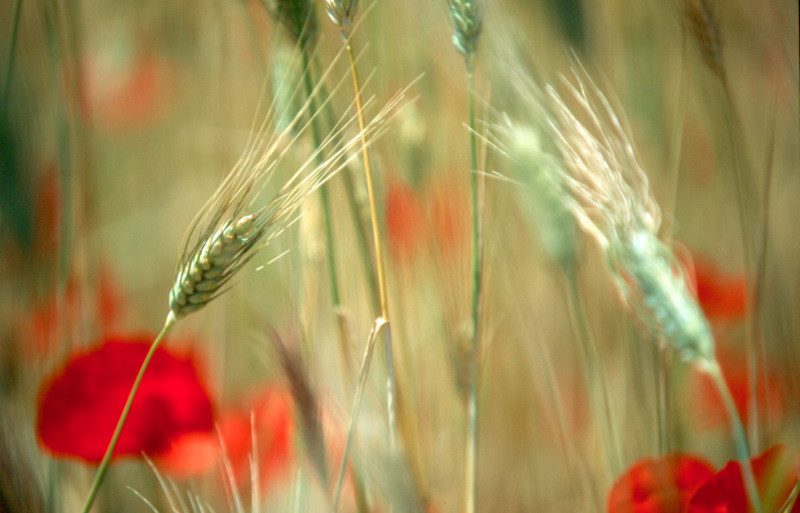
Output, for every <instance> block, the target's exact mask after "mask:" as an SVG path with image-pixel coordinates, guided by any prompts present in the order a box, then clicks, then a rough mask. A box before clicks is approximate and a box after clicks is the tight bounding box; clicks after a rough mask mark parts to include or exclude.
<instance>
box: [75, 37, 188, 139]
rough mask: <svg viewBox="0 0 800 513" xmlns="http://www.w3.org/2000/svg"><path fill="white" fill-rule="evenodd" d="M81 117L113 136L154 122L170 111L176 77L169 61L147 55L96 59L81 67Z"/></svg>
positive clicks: (101, 56) (105, 56)
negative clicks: (82, 88)
mask: <svg viewBox="0 0 800 513" xmlns="http://www.w3.org/2000/svg"><path fill="white" fill-rule="evenodd" d="M81 71H82V74H83V76H82V78H83V84H84V90H83V97H82V105H81V113H82V114H83V115H84V117H85V118H86V119H87V120H88V121H89V122H92V123H94V124H96V125H97V126H99V127H100V128H103V129H105V130H108V131H111V132H119V131H122V130H124V129H128V128H134V127H138V126H146V125H147V124H149V123H152V122H153V121H155V120H156V119H157V118H158V117H159V116H160V115H161V114H163V113H164V111H165V110H166V109H167V107H169V104H170V101H171V100H172V98H171V96H173V94H172V89H173V87H174V83H175V77H176V75H177V72H176V69H175V64H174V63H173V62H171V61H169V60H168V59H165V58H163V57H160V56H158V55H155V54H153V53H152V52H144V53H142V54H139V55H134V56H133V57H132V58H129V59H127V60H120V59H118V58H117V56H116V55H111V54H108V55H102V54H98V55H94V56H92V57H91V58H89V59H87V61H86V62H84V63H83V65H82V69H81Z"/></svg>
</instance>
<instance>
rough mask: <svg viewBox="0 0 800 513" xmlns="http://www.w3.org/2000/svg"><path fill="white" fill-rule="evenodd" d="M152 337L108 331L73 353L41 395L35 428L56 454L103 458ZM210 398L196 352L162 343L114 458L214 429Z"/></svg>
mask: <svg viewBox="0 0 800 513" xmlns="http://www.w3.org/2000/svg"><path fill="white" fill-rule="evenodd" d="M152 339H153V338H152V337H149V336H143V337H109V338H107V339H106V340H105V341H104V342H103V344H102V345H100V346H99V347H96V348H92V349H89V350H88V351H82V352H79V353H77V354H75V355H73V356H72V357H71V358H70V359H69V360H68V361H67V363H66V365H65V366H64V368H62V369H60V370H58V371H57V372H56V373H55V374H53V375H51V376H50V377H49V378H48V379H47V380H46V382H45V384H44V386H43V387H42V389H41V391H40V395H39V410H38V419H37V423H36V430H37V435H38V438H39V441H40V443H41V445H42V446H43V447H44V448H45V449H46V450H47V451H49V452H50V453H52V454H53V455H55V456H65V457H73V458H77V459H80V460H84V461H86V462H89V463H97V462H99V461H100V460H101V459H102V457H103V454H104V453H105V450H106V446H107V444H108V442H109V440H110V439H111V434H112V433H113V431H114V428H115V426H116V424H117V420H118V419H119V415H120V413H121V411H122V407H123V405H124V404H125V401H126V399H127V397H128V393H129V392H130V388H131V385H132V384H133V381H134V379H135V377H136V374H137V373H138V371H139V367H140V366H141V364H142V361H143V360H144V357H145V354H146V353H147V351H148V348H149V345H150V343H151V341H152ZM213 425H214V419H213V411H212V406H211V400H210V399H209V396H208V393H207V391H206V389H205V386H204V385H203V384H202V383H201V382H200V380H199V378H198V375H197V371H196V369H195V364H194V362H193V359H192V357H191V356H180V355H177V354H175V353H173V352H171V351H169V350H167V349H164V348H163V347H162V348H159V349H157V350H156V352H155V355H154V356H153V359H152V361H151V364H150V367H149V368H148V370H147V373H146V374H145V376H144V379H143V380H142V383H141V387H140V389H139V393H138V395H137V396H136V399H135V400H134V402H133V406H132V408H131V412H130V416H129V417H128V421H127V423H126V425H125V427H124V428H123V430H122V434H121V436H120V438H119V442H118V444H117V447H116V451H115V453H114V457H115V458H119V457H122V456H138V455H140V454H141V453H143V452H144V453H147V454H152V455H158V454H161V453H163V452H165V451H166V450H168V449H169V448H170V444H171V443H172V441H174V440H176V439H177V438H178V437H180V436H181V435H184V434H186V433H191V432H198V431H210V430H211V429H212V428H213Z"/></svg>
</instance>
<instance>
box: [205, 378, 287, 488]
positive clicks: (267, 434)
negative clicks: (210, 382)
mask: <svg viewBox="0 0 800 513" xmlns="http://www.w3.org/2000/svg"><path fill="white" fill-rule="evenodd" d="M251 414H252V416H253V417H252V423H251ZM219 431H220V436H221V438H222V441H223V443H224V444H225V451H226V453H227V456H228V460H229V462H230V465H231V468H232V469H233V472H234V477H235V478H236V481H237V482H238V483H239V484H240V485H241V484H245V483H249V482H250V479H249V478H248V479H244V476H249V471H250V455H251V453H252V452H253V444H252V439H253V437H252V434H253V431H255V436H256V446H257V450H256V452H257V455H256V461H257V462H258V472H259V486H260V487H261V490H262V491H265V490H267V489H269V487H270V486H271V485H272V484H273V483H275V482H277V481H278V480H280V479H283V478H284V477H286V476H287V475H288V474H289V470H290V468H291V463H292V459H293V451H292V436H293V433H294V419H293V417H292V398H291V395H290V394H289V393H288V392H286V391H284V390H281V389H279V388H276V387H269V388H267V389H266V390H265V391H263V392H262V393H261V394H260V395H258V396H257V397H256V399H255V400H253V401H252V402H251V405H250V407H249V408H247V409H245V410H244V411H233V412H229V413H227V414H225V415H223V416H222V418H221V419H220V421H219Z"/></svg>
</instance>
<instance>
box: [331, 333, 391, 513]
mask: <svg viewBox="0 0 800 513" xmlns="http://www.w3.org/2000/svg"><path fill="white" fill-rule="evenodd" d="M388 327H389V326H388V325H387V323H386V320H385V319H382V318H378V319H376V320H375V324H374V325H373V326H372V331H371V332H370V334H369V339H367V345H366V347H364V357H363V359H362V360H361V370H360V371H359V376H358V386H357V387H356V392H355V395H354V396H353V406H352V407H351V409H350V421H349V423H348V426H347V435H346V438H345V442H344V450H343V451H342V461H341V463H340V464H339V473H338V477H337V478H336V491H335V493H334V498H333V512H334V513H336V512H337V511H338V510H339V499H340V498H341V495H342V486H343V485H344V476H345V474H346V473H347V463H348V461H349V458H350V446H351V445H352V443H353V433H355V427H356V421H357V420H358V411H359V409H360V408H361V396H362V395H363V393H364V387H365V385H366V383H367V375H368V374H369V364H370V361H371V360H372V351H373V349H374V348H375V340H377V338H378V332H379V331H380V330H381V329H386V328H388Z"/></svg>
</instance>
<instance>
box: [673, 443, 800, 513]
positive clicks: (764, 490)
mask: <svg viewBox="0 0 800 513" xmlns="http://www.w3.org/2000/svg"><path fill="white" fill-rule="evenodd" d="M750 462H751V464H752V466H753V474H755V478H756V486H757V488H758V492H759V496H760V499H761V502H762V505H763V508H762V511H764V513H773V512H777V511H778V510H779V509H780V508H781V506H782V505H783V503H784V502H785V501H786V499H787V498H788V497H789V494H790V493H791V492H792V488H793V487H794V486H795V484H796V483H797V480H798V479H800V454H798V452H797V451H794V450H789V449H788V448H787V447H785V446H782V445H777V446H773V447H771V448H769V449H768V450H767V451H766V452H764V453H763V454H761V455H760V456H757V457H755V458H753V459H751V460H750ZM753 511H755V508H753V507H752V504H750V503H749V501H748V500H747V495H746V493H745V486H744V480H743V478H742V467H741V465H740V464H739V462H738V461H731V462H728V464H727V465H725V467H724V468H723V469H722V470H720V471H719V472H718V473H717V474H716V475H715V476H713V477H712V478H711V479H709V480H708V481H707V482H706V483H704V484H703V485H702V486H701V487H700V488H699V489H698V490H697V492H695V494H694V496H693V497H692V498H691V501H690V502H689V509H688V513H751V512H753ZM789 513H800V501H795V503H794V506H793V507H792V509H791V510H789Z"/></svg>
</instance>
